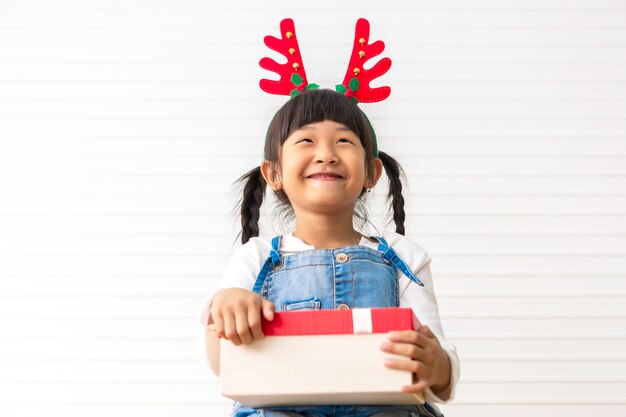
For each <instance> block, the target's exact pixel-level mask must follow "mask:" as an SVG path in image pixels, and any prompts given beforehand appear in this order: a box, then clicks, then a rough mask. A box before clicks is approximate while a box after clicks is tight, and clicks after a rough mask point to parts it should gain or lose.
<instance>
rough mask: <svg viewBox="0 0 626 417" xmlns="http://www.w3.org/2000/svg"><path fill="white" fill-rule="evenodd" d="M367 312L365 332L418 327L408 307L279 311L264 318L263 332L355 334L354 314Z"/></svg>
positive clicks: (267, 334) (279, 334)
mask: <svg viewBox="0 0 626 417" xmlns="http://www.w3.org/2000/svg"><path fill="white" fill-rule="evenodd" d="M355 311H356V312H357V313H358V314H356V313H355ZM369 312H371V331H367V332H365V333H370V332H371V333H386V332H390V331H393V330H416V329H418V328H419V327H420V323H419V320H418V319H417V317H415V315H414V314H413V310H411V309H410V308H397V307H392V308H372V309H356V310H307V311H281V312H276V313H274V320H272V321H267V320H265V319H263V321H262V326H263V334H265V335H266V336H298V335H322V334H352V333H355V326H354V321H355V319H354V317H357V316H360V317H362V316H363V314H370V313H369ZM368 325H369V323H368ZM358 327H359V328H361V326H358ZM361 332H362V331H359V332H358V333H361Z"/></svg>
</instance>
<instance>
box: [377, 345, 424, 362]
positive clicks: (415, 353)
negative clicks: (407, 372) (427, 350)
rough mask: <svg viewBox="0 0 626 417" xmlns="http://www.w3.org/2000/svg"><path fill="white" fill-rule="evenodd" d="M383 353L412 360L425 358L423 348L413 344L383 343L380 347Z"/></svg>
mask: <svg viewBox="0 0 626 417" xmlns="http://www.w3.org/2000/svg"><path fill="white" fill-rule="evenodd" d="M380 349H381V350H382V351H383V352H388V353H394V354H396V355H402V356H406V357H408V358H412V359H419V358H420V357H422V356H423V354H424V352H423V350H424V349H423V348H421V347H419V346H417V345H414V344H412V343H383V344H381V345H380Z"/></svg>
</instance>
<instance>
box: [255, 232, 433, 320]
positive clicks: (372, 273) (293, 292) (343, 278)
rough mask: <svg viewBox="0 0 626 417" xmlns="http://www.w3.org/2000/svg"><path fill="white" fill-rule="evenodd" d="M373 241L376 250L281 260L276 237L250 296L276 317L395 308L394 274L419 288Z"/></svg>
mask: <svg viewBox="0 0 626 417" xmlns="http://www.w3.org/2000/svg"><path fill="white" fill-rule="evenodd" d="M373 239H376V240H377V241H378V249H377V250H374V249H371V248H369V247H366V246H346V247H342V248H337V249H313V250H307V251H304V252H300V253H298V254H295V255H290V256H285V257H283V256H282V255H281V253H280V236H277V237H275V238H274V239H272V249H271V251H270V256H268V258H267V260H266V261H265V263H264V264H263V268H261V272H260V273H259V275H258V277H257V279H256V282H255V283H254V287H253V289H252V291H253V292H255V293H258V294H260V295H261V296H263V297H264V298H266V299H267V300H269V301H271V302H272V303H274V305H275V306H276V309H277V310H278V311H293V310H320V309H336V308H339V309H344V310H345V309H349V308H350V309H351V308H372V307H397V306H398V305H399V302H400V299H399V289H398V278H397V273H396V270H400V271H401V272H402V273H404V274H405V275H406V276H407V277H408V278H409V279H410V280H411V281H413V282H415V283H416V284H418V285H421V286H423V285H424V284H422V281H421V280H420V279H419V278H417V277H416V276H415V275H414V274H413V272H411V270H410V269H409V267H408V266H407V265H406V263H405V262H404V261H403V260H402V259H400V258H399V257H398V256H397V255H396V252H395V251H394V250H393V249H392V248H391V247H389V245H388V244H387V242H386V241H385V239H383V238H382V237H373Z"/></svg>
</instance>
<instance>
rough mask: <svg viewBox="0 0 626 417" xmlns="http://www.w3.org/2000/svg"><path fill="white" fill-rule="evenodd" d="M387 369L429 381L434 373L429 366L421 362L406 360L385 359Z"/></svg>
mask: <svg viewBox="0 0 626 417" xmlns="http://www.w3.org/2000/svg"><path fill="white" fill-rule="evenodd" d="M385 367H387V368H389V369H395V370H398V371H406V372H411V373H413V374H416V375H418V377H419V379H420V380H421V379H429V378H430V376H431V374H432V372H431V370H430V368H429V367H428V366H426V365H425V364H424V363H422V362H420V361H414V360H406V359H392V358H387V359H385Z"/></svg>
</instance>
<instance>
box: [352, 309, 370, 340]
mask: <svg viewBox="0 0 626 417" xmlns="http://www.w3.org/2000/svg"><path fill="white" fill-rule="evenodd" d="M352 323H353V325H354V329H353V331H354V334H364V333H365V334H369V333H372V309H371V308H355V309H353V310H352Z"/></svg>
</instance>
